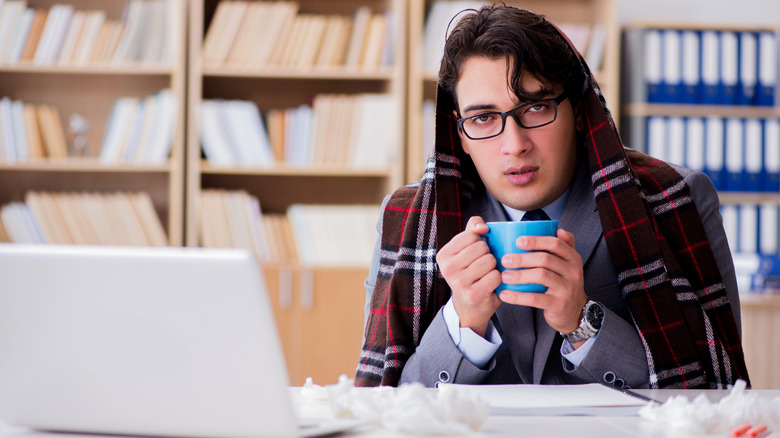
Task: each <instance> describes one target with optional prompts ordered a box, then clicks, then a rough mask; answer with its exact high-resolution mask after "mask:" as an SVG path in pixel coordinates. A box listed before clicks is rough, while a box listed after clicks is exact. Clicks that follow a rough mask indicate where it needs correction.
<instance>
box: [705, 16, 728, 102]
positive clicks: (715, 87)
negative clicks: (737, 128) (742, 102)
mask: <svg viewBox="0 0 780 438" xmlns="http://www.w3.org/2000/svg"><path fill="white" fill-rule="evenodd" d="M701 80H702V101H701V103H705V104H711V105H717V104H719V103H720V102H721V101H722V99H721V93H722V87H723V85H722V84H721V78H720V34H719V33H718V32H716V31H713V30H707V31H704V32H702V33H701Z"/></svg>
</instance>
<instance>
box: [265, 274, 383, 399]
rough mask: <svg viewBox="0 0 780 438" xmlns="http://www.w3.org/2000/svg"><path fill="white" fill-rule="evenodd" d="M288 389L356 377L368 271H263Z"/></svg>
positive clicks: (361, 338)
mask: <svg viewBox="0 0 780 438" xmlns="http://www.w3.org/2000/svg"><path fill="white" fill-rule="evenodd" d="M264 272H265V277H266V282H267V283H268V289H269V291H270V294H271V302H272V303H273V305H274V315H275V317H276V323H277V326H278V328H279V332H280V336H281V338H282V347H283V349H284V354H285V359H286V361H287V370H288V373H289V375H290V383H291V384H292V385H303V383H304V382H305V381H306V378H307V377H311V378H312V379H313V381H314V383H316V384H319V385H325V384H334V383H337V382H338V378H339V376H340V375H342V374H345V375H347V376H348V377H350V378H352V377H354V375H355V369H356V368H357V365H358V361H359V359H360V349H361V346H362V340H363V304H364V302H365V296H366V295H365V290H364V289H363V288H362V287H361V286H362V284H363V280H365V278H366V275H367V274H368V269H367V268H365V269H364V268H316V267H314V268H312V267H308V268H305V267H301V266H292V265H289V264H288V265H272V266H268V265H267V266H265V267H264Z"/></svg>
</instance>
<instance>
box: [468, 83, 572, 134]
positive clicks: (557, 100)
mask: <svg viewBox="0 0 780 438" xmlns="http://www.w3.org/2000/svg"><path fill="white" fill-rule="evenodd" d="M566 97H567V95H566V92H565V91H564V92H563V93H561V94H560V95H559V96H557V97H551V98H549V99H541V100H535V101H533V102H528V103H524V104H522V105H518V106H516V107H514V108H512V109H511V110H509V111H504V112H498V111H490V112H486V113H479V114H475V115H473V116H468V117H463V118H462V119H458V129H460V132H462V133H464V134H465V135H466V137H468V138H470V139H472V140H487V139H489V138H493V137H498V136H499V135H501V134H502V133H503V132H504V128H505V127H506V118H507V117H512V119H514V121H515V122H516V123H517V124H518V125H519V126H520V127H521V128H525V129H534V128H541V127H542V126H547V125H549V124H550V123H552V122H554V121H555V120H557V119H558V105H559V104H560V103H561V102H563V101H564V100H566ZM540 102H552V103H553V105H554V107H555V114H554V115H553V118H552V120H550V121H549V122H546V123H542V124H541V125H534V126H526V125H524V124H523V123H522V122H521V121H520V118H519V117H517V110H519V109H521V108H523V107H527V106H530V105H537V104H539V103H540ZM492 114H496V115H499V116H501V130H500V131H498V133H496V134H493V135H491V136H488V137H477V138H475V137H472V136H470V135H469V134H468V132H466V130H465V129H463V122H465V121H466V120H469V119H473V118H476V117H484V116H486V115H492Z"/></svg>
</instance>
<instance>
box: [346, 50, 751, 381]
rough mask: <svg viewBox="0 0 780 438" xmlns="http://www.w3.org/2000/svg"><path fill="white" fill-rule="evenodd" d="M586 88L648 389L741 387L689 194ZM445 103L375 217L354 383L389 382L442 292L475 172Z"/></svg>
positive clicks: (737, 349)
mask: <svg viewBox="0 0 780 438" xmlns="http://www.w3.org/2000/svg"><path fill="white" fill-rule="evenodd" d="M580 61H581V63H582V64H583V71H584V72H585V73H586V76H587V77H588V78H589V85H590V86H588V88H587V90H586V91H585V97H584V105H585V116H586V119H587V123H588V132H587V135H586V148H587V151H588V159H589V163H590V169H591V175H592V182H593V189H594V193H595V197H596V202H597V206H598V210H599V216H600V219H601V223H602V228H603V230H604V236H605V239H606V242H607V246H608V248H609V251H610V255H611V257H612V261H613V264H614V265H615V271H616V272H618V281H619V284H620V286H621V288H622V291H623V294H624V297H625V299H626V302H627V305H628V307H629V309H630V311H631V315H632V317H633V319H634V324H635V326H636V327H637V331H638V332H639V334H640V337H641V339H642V342H643V344H644V346H645V351H646V355H647V361H648V365H649V368H650V376H649V382H650V386H651V387H652V388H719V387H726V386H727V385H731V384H733V383H734V382H735V381H736V379H737V378H741V379H744V380H748V375H747V369H746V367H745V362H744V356H743V353H742V346H741V343H740V340H739V334H738V333H739V332H738V330H737V327H736V323H735V321H734V317H733V314H732V312H731V307H730V304H729V302H728V298H727V297H726V293H725V288H724V286H723V282H722V279H721V276H720V272H719V271H718V269H717V264H716V262H715V258H714V256H713V254H712V250H711V249H710V247H709V243H708V241H707V239H706V235H705V232H704V227H703V225H702V222H701V219H700V218H699V215H698V212H697V210H696V207H695V205H694V204H693V199H692V197H691V195H690V192H689V190H688V187H687V186H686V185H685V183H684V182H683V180H682V178H681V177H680V175H679V174H678V173H677V172H676V171H674V170H673V169H672V168H671V167H669V166H668V165H667V164H665V163H663V162H660V161H658V160H654V159H652V158H651V157H648V156H646V155H643V154H640V153H638V152H634V151H630V150H626V149H624V148H623V145H622V143H621V141H620V137H619V135H618V133H617V131H616V129H615V128H614V123H613V122H612V120H611V117H610V115H609V112H608V110H607V109H606V105H605V104H604V99H603V97H602V96H601V93H600V90H599V88H598V85H597V84H596V82H595V80H594V79H593V77H592V75H591V74H590V71H589V70H588V67H587V66H586V65H585V64H584V61H582V60H580ZM453 109H454V103H453V102H452V97H451V96H449V95H448V94H447V93H446V92H445V91H444V90H443V89H442V88H439V89H438V95H437V110H436V144H435V151H434V153H433V154H432V155H431V157H430V158H429V160H428V166H427V168H426V171H425V174H424V176H423V178H422V180H421V181H420V182H419V184H417V185H410V186H407V187H404V188H402V189H399V190H398V191H397V192H396V193H394V194H393V196H392V197H391V199H390V201H389V202H388V204H387V206H386V208H385V211H384V216H383V227H382V242H381V258H380V268H379V276H378V278H377V282H376V286H375V289H374V293H373V295H372V300H371V305H370V315H369V318H368V321H367V324H366V330H365V335H364V336H365V339H364V343H363V350H362V354H361V360H360V364H359V365H358V368H357V373H356V380H355V384H356V385H358V386H376V385H380V384H381V385H396V384H397V383H398V380H399V378H400V375H401V371H402V369H403V366H404V364H405V363H406V361H407V360H408V358H409V356H411V354H412V353H413V352H414V349H415V348H416V346H417V345H419V343H420V339H421V337H422V334H423V333H424V332H425V329H426V328H427V327H428V325H429V324H430V323H431V321H432V319H433V317H434V316H435V314H436V312H437V311H438V310H439V308H440V307H441V306H443V305H444V304H445V303H446V301H447V300H448V299H449V296H450V290H449V288H448V286H447V284H446V282H445V281H444V279H443V278H442V277H441V275H440V273H439V270H438V267H437V266H436V264H435V254H436V251H437V249H438V248H441V247H442V246H443V245H444V244H446V243H447V242H448V241H449V240H450V239H451V238H452V237H453V236H455V234H457V233H459V232H460V231H461V230H462V229H463V227H464V225H465V224H464V223H463V216H462V211H463V210H462V206H463V205H464V203H465V202H467V201H468V199H469V198H470V197H471V195H472V194H473V193H474V188H475V187H476V185H477V184H479V185H481V184H482V183H481V181H480V179H479V175H478V174H477V173H476V170H475V169H474V166H473V163H472V162H471V160H470V158H469V157H468V156H467V155H466V154H465V152H464V151H463V149H462V147H461V146H460V142H459V138H458V136H457V132H456V129H457V127H456V124H455V120H454V117H453Z"/></svg>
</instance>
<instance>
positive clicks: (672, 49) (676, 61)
mask: <svg viewBox="0 0 780 438" xmlns="http://www.w3.org/2000/svg"><path fill="white" fill-rule="evenodd" d="M662 52H663V79H662V80H661V82H662V83H663V91H662V96H663V97H662V99H663V101H664V102H666V103H680V102H682V93H683V91H682V90H683V86H682V60H681V58H680V56H681V52H682V43H681V42H680V31H679V30H676V29H666V30H664V31H663V48H662Z"/></svg>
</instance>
